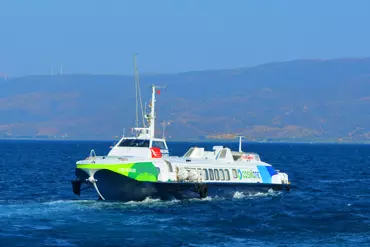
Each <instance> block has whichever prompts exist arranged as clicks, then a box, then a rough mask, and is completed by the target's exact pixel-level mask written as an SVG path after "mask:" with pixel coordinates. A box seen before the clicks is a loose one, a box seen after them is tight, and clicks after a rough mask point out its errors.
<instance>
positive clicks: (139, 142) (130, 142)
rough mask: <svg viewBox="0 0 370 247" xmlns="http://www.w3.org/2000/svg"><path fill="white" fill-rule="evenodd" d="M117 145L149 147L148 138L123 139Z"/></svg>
mask: <svg viewBox="0 0 370 247" xmlns="http://www.w3.org/2000/svg"><path fill="white" fill-rule="evenodd" d="M118 146H119V147H145V148H148V147H149V140H140V139H125V140H123V141H121V143H120V144H119V145H118Z"/></svg>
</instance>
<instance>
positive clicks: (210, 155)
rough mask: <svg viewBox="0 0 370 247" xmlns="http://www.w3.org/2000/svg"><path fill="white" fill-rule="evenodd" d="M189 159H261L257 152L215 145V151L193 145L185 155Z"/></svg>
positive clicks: (229, 160) (228, 160) (233, 160)
mask: <svg viewBox="0 0 370 247" xmlns="http://www.w3.org/2000/svg"><path fill="white" fill-rule="evenodd" d="M183 158H187V159H212V160H220V161H221V160H222V161H226V162H238V161H247V162H248V161H249V162H250V161H261V159H260V157H259V155H258V154H256V153H245V152H236V151H231V150H230V148H226V147H223V146H214V147H213V151H205V150H204V148H199V147H191V148H190V149H189V150H188V151H187V152H186V153H185V154H184V156H183Z"/></svg>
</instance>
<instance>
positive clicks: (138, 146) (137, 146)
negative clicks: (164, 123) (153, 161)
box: [108, 129, 169, 158]
mask: <svg viewBox="0 0 370 247" xmlns="http://www.w3.org/2000/svg"><path fill="white" fill-rule="evenodd" d="M144 131H146V129H144ZM144 131H143V133H141V134H140V135H138V136H137V137H123V138H122V139H121V140H120V141H119V142H118V143H117V144H116V145H115V146H114V147H113V148H112V150H111V151H110V152H109V153H108V156H119V157H122V156H126V157H128V156H131V157H133V156H134V157H140V158H150V157H153V153H152V150H151V148H159V149H160V151H161V156H163V157H168V155H169V153H168V147H167V143H166V141H165V140H164V139H160V138H149V136H148V135H147V132H144Z"/></svg>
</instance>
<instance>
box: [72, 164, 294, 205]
mask: <svg viewBox="0 0 370 247" xmlns="http://www.w3.org/2000/svg"><path fill="white" fill-rule="evenodd" d="M76 176H77V177H78V180H79V181H83V182H85V181H86V180H87V179H88V177H89V175H88V174H87V173H86V172H85V171H83V170H81V169H76ZM94 178H95V180H96V182H95V184H96V186H95V189H96V191H97V193H98V195H99V196H100V197H101V199H103V200H108V201H123V202H127V201H143V200H145V199H146V198H148V197H151V198H159V199H161V200H171V199H178V200H183V199H192V198H204V197H207V196H209V197H216V196H218V197H232V196H234V195H235V193H236V192H239V193H244V194H249V193H251V194H254V193H259V192H262V193H263V192H268V191H269V190H270V189H272V190H276V191H277V190H289V185H288V184H263V183H259V184H256V183H222V182H212V183H203V184H199V183H189V182H179V183H177V182H140V181H136V180H134V179H131V178H129V177H126V176H122V175H120V174H117V173H115V172H112V171H109V170H99V171H97V172H95V174H94ZM89 183H90V182H89ZM75 193H76V192H75Z"/></svg>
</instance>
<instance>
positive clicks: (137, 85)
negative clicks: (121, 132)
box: [134, 53, 145, 128]
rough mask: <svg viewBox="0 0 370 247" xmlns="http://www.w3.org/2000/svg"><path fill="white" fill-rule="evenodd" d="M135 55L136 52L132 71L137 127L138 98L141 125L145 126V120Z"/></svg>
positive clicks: (137, 124)
mask: <svg viewBox="0 0 370 247" xmlns="http://www.w3.org/2000/svg"><path fill="white" fill-rule="evenodd" d="M136 56H137V53H135V54H134V72H135V90H136V127H137V128H138V127H139V109H138V108H139V107H138V102H137V101H138V100H140V109H141V117H142V121H143V127H144V128H145V121H144V111H143V103H142V100H141V91H140V83H139V73H138V69H137V66H136Z"/></svg>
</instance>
